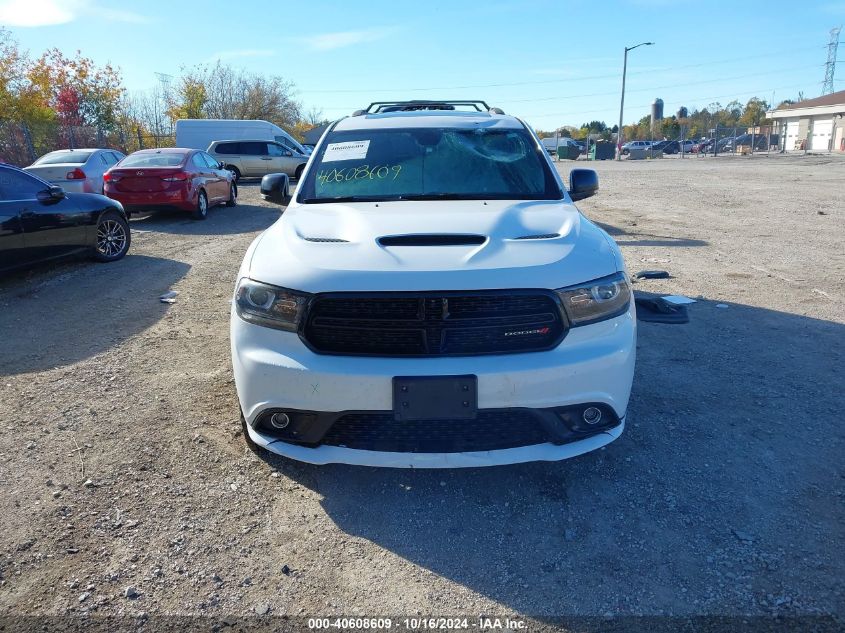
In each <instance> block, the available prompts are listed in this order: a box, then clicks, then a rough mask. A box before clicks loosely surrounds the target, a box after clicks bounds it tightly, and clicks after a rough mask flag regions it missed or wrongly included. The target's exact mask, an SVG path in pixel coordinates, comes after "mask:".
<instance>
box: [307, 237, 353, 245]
mask: <svg viewBox="0 0 845 633" xmlns="http://www.w3.org/2000/svg"><path fill="white" fill-rule="evenodd" d="M302 239H303V240H305V241H306V242H319V243H321V244H348V243H349V240H342V239H340V238H339V237H307V236H303V237H302Z"/></svg>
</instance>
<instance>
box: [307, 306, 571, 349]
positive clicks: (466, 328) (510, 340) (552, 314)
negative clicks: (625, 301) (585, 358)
mask: <svg viewBox="0 0 845 633" xmlns="http://www.w3.org/2000/svg"><path fill="white" fill-rule="evenodd" d="M565 333H566V325H565V323H564V321H563V318H562V317H561V311H560V309H559V307H558V303H557V301H556V300H555V298H554V295H553V294H552V293H548V294H546V293H543V291H537V290H534V291H525V290H504V291H478V292H446V293H421V294H416V295H412V294H406V293H374V294H368V295H360V294H355V295H350V294H343V293H337V294H328V295H317V296H316V297H315V298H314V300H313V301H312V303H311V306H310V307H309V310H308V314H307V316H306V318H305V326H304V328H303V332H302V335H303V338H304V340H305V341H306V342H307V343H308V344H309V345H310V346H311V348H312V349H314V350H315V351H317V352H320V353H324V354H350V355H360V356H367V355H376V356H449V355H476V354H502V353H514V352H529V351H539V350H545V349H550V348H552V347H554V346H555V345H557V344H558V343H560V340H561V339H562V338H563V336H564V334H565Z"/></svg>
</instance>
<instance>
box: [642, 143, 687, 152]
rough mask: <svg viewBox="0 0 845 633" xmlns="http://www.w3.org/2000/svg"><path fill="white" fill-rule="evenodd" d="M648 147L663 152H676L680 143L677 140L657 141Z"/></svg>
mask: <svg viewBox="0 0 845 633" xmlns="http://www.w3.org/2000/svg"><path fill="white" fill-rule="evenodd" d="M649 149H651V150H655V151H657V150H659V151H661V152H663V153H664V154H677V153H678V152H680V151H681V145H680V143H678V141H668V140H667V141H659V142H657V143H654V144H653V145H652V146H651V147H650V148H649Z"/></svg>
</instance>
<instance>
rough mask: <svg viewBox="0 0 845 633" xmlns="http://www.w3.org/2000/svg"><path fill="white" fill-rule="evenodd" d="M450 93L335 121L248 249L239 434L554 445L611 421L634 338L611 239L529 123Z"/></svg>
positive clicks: (612, 429) (237, 318) (301, 442)
mask: <svg viewBox="0 0 845 633" xmlns="http://www.w3.org/2000/svg"><path fill="white" fill-rule="evenodd" d="M448 105H452V104H450V103H445V104H441V103H439V102H438V103H430V102H427V103H426V104H425V106H421V105H420V102H407V103H396V104H393V106H394V109H393V110H391V112H390V113H379V112H373V109H374V108H376V107H377V106H378V104H373V105H372V106H370V108H369V109H368V110H367V111H364V114H363V115H357V116H356V115H353V116H351V117H347V118H344V119H341V120H340V121H338V122H335V123H333V124H332V125H331V127H330V128H329V129H328V131H327V132H326V136H325V137H324V139H323V141H322V142H321V143H320V146H319V147H318V149H317V150H316V151H315V152H314V155H313V157H312V159H311V162H309V164H308V166H307V167H306V169H305V172H304V174H303V176H302V180H301V182H300V183H299V186H298V187H297V189H296V192H295V196H294V199H293V200H291V201H290V204H289V205H288V207H287V209H286V211H285V213H284V214H283V215H282V217H281V218H280V219H279V220H278V221H277V222H276V223H275V224H274V225H272V226H271V227H270V228H268V229H267V230H266V231H264V232H263V233H262V234H261V236H260V237H259V238H258V239H256V240H255V241H254V242H253V243H252V245H251V246H250V247H249V249H248V250H247V253H246V255H245V257H244V260H243V263H242V265H241V268H240V271H239V273H238V276H237V283H236V288H235V293H234V298H233V299H234V300H233V302H232V313H231V346H232V358H233V365H234V376H235V384H236V388H237V392H238V397H239V402H240V408H241V413H242V424H243V427H244V438H245V439H246V441H247V442H248V443H249V445H250V446H251V447H252V448H253V449H254V450H262V449H266V450H268V451H271V452H274V453H277V454H280V455H284V456H287V457H291V458H295V459H298V460H302V461H306V462H312V463H317V464H325V463H347V464H364V465H373V466H391V467H415V468H419V467H422V468H445V467H463V466H489V465H495V464H509V463H517V462H526V461H534V460H559V459H565V458H568V457H572V456H575V455H579V454H581V453H584V452H587V451H591V450H594V449H597V448H599V447H601V446H603V445H605V444H607V443H609V442H611V441H613V440H614V439H615V438H617V437H618V436H619V435H620V434H621V433H622V429H623V426H624V422H625V419H626V410H627V406H628V398H629V395H630V392H631V383H632V380H633V372H634V360H635V355H636V319H635V314H634V302H633V300H632V294H631V286H630V283H629V277H628V274H627V273H626V271H625V268H624V259H623V257H622V254H621V252H620V250H619V247H618V246H617V245H616V244H615V243H614V241H613V239H612V238H611V237H610V236H609V235H608V234H607V233H606V232H605V231H604V230H602V229H601V228H600V227H599V226H598V225H596V224H594V223H593V222H591V221H590V220H588V219H587V218H586V217H585V216H583V215H581V214H580V212H579V211H578V209H577V208H576V207H575V205H574V204H573V202H574V201H576V200H580V199H582V198H586V197H588V196H591V195H594V194H595V193H596V192H597V191H598V176H597V175H596V172H595V171H592V170H588V169H573V170H572V171H571V172H570V177H569V191H568V192H567V190H566V188H565V187H564V184H563V182H562V180H561V178H560V176H559V175H558V173H557V170H556V169H555V167H554V163H553V162H552V161H551V159H550V158H549V156H548V153H547V152H546V151H545V150H544V149H543V146H542V145H541V143H540V142H539V141H538V139H537V138H536V136H534V134H533V132H532V131H531V129H530V128H528V127H527V126H526V125H525V124H524V123H522V121H520V120H519V119H518V118H516V117H513V116H507V115H504V114H501V111H500V110H489V109H488V108H487V106H486V104H484V103H483V102H479V103H478V111H477V112H473V113H469V112H466V111H463V112H461V111H455V112H451V111H448V110H446V109H445V107H444V106H448Z"/></svg>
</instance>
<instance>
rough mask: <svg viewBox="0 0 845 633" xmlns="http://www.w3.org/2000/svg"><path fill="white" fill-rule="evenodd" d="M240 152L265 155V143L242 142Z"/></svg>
mask: <svg viewBox="0 0 845 633" xmlns="http://www.w3.org/2000/svg"><path fill="white" fill-rule="evenodd" d="M241 154H248V155H250V156H266V155H267V143H258V142H255V141H245V142H242V143H241Z"/></svg>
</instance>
